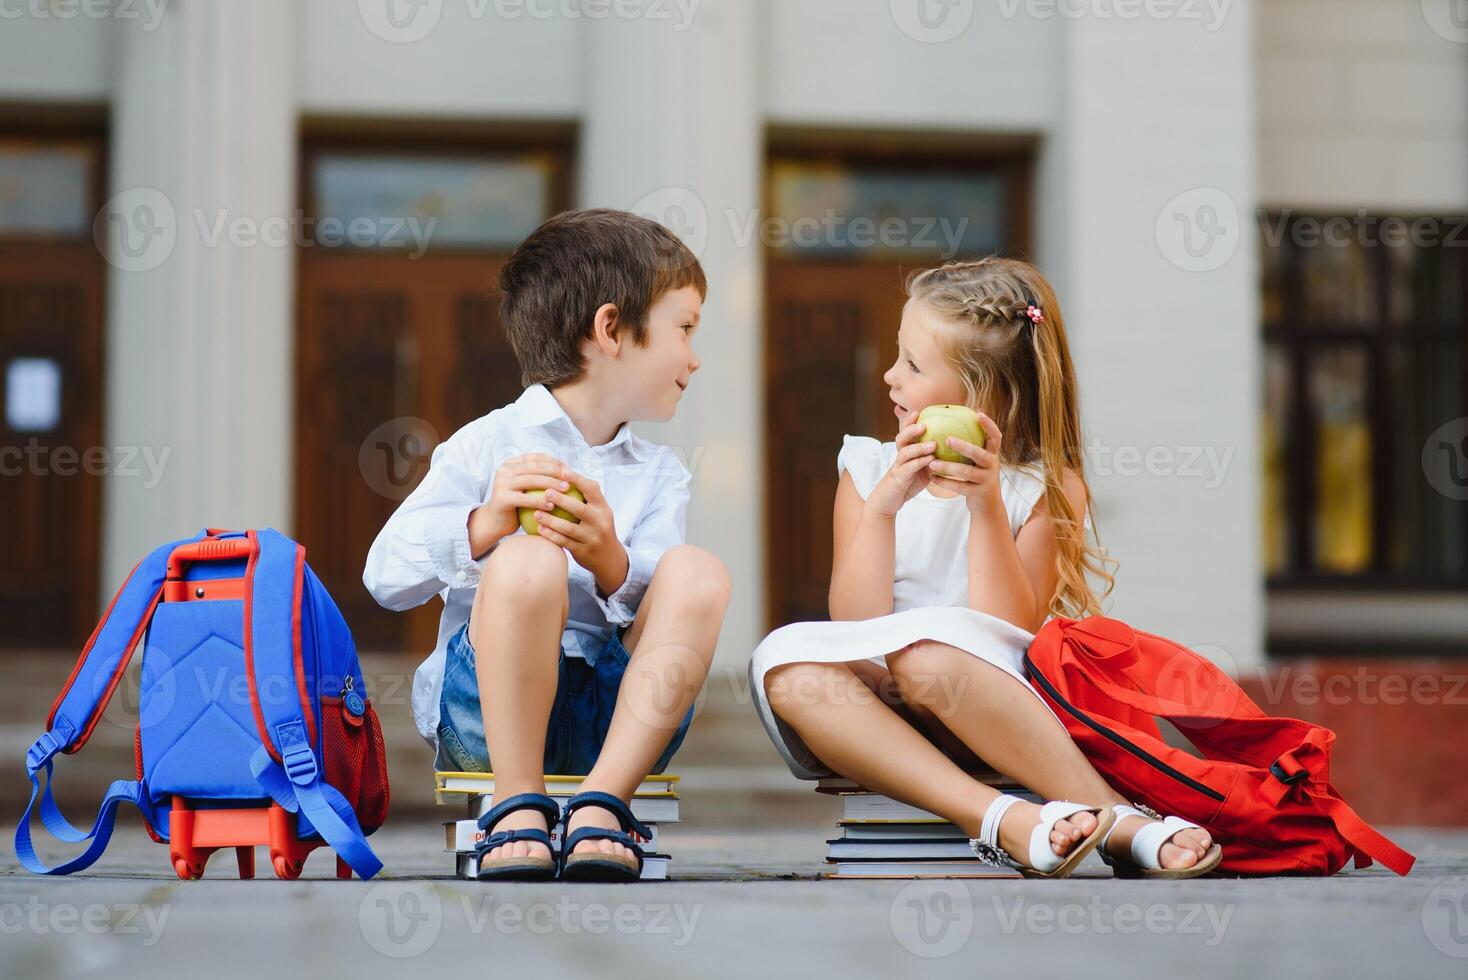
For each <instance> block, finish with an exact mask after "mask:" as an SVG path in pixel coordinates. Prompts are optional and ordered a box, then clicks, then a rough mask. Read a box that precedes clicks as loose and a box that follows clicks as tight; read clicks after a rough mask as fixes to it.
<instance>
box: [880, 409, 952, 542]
mask: <svg viewBox="0 0 1468 980" xmlns="http://www.w3.org/2000/svg"><path fill="white" fill-rule="evenodd" d="M917 417H918V413H917V412H909V413H908V415H907V418H905V419H903V420H902V421H903V426H902V431H901V432H899V433H897V458H896V459H894V460H893V461H892V468H891V469H889V470H888V471H887V473H886V475H885V476H883V477H882V479H881V482H879V483H878V484H877V485H876V486H875V487H874V488H873V489H872V492H871V495H870V496H868V497H867V505H868V506H871V507H875V508H877V513H879V514H881V515H882V516H883V517H896V516H897V512H898V511H899V510H901V509H902V505H903V504H905V503H907V502H908V501H909V500H911V499H912V498H913V497H916V496H917V495H918V494H919V493H921V492H922V489H923V487H925V486H927V485H928V473H927V466H928V462H929V461H930V460H931V459H933V454H934V453H935V452H937V451H938V444H937V443H936V442H918V441H917V440H918V438H919V437H920V436H921V435H922V434H923V431H924V430H925V429H926V428H927V426H925V425H923V424H922V423H921V422H919V421H918V420H917Z"/></svg>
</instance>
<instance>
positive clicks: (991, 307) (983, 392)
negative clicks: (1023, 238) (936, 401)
mask: <svg viewBox="0 0 1468 980" xmlns="http://www.w3.org/2000/svg"><path fill="white" fill-rule="evenodd" d="M907 295H908V297H909V301H912V300H917V301H919V302H921V303H923V304H924V305H926V306H927V307H928V309H929V310H931V311H932V312H933V313H934V314H936V315H937V317H938V319H939V320H940V321H941V322H942V324H943V325H944V326H945V327H946V328H947V329H943V330H941V331H940V340H941V341H942V343H943V345H944V346H945V347H946V349H947V354H948V357H949V360H950V361H951V362H952V364H953V366H954V367H955V368H956V369H957V370H958V374H959V377H960V378H962V379H963V386H964V390H965V393H966V394H967V396H968V404H969V407H971V408H974V409H982V410H983V411H985V412H987V413H988V414H989V415H990V416H991V417H992V418H993V419H994V421H995V422H996V423H997V424H998V426H999V431H1000V432H1001V433H1003V435H1004V439H1003V441H1002V442H1001V444H1000V449H999V452H1000V460H1001V462H1003V463H1009V464H1039V465H1040V467H1041V469H1042V470H1043V474H1044V481H1045V503H1046V505H1047V507H1048V509H1049V516H1050V522H1051V524H1052V525H1053V526H1054V527H1055V533H1056V543H1057V544H1058V545H1059V553H1058V554H1057V555H1056V558H1055V564H1056V569H1057V570H1058V571H1059V573H1060V583H1059V587H1058V588H1057V589H1056V592H1055V595H1054V597H1053V598H1052V599H1051V601H1050V603H1049V610H1050V612H1052V613H1054V614H1055V615H1058V616H1069V617H1072V618H1080V617H1083V616H1089V615H1094V614H1098V613H1100V612H1101V601H1100V600H1101V599H1104V598H1106V596H1108V595H1110V593H1111V590H1112V589H1113V588H1114V587H1115V584H1116V579H1115V576H1114V575H1112V573H1111V571H1110V570H1109V568H1108V566H1114V565H1115V564H1116V561H1115V560H1114V559H1111V558H1107V557H1105V554H1104V552H1103V551H1102V550H1101V549H1100V547H1099V546H1093V545H1092V544H1091V543H1090V542H1089V541H1088V540H1087V537H1086V533H1085V529H1084V526H1083V525H1082V523H1081V521H1080V520H1079V518H1078V516H1077V515H1076V514H1075V513H1074V510H1073V509H1072V507H1071V504H1070V500H1069V499H1068V498H1067V497H1066V495H1065V490H1064V487H1063V485H1062V482H1061V481H1062V479H1063V474H1064V473H1065V471H1066V470H1067V469H1069V470H1072V471H1074V473H1075V474H1076V476H1077V477H1078V478H1079V479H1080V481H1081V485H1082V486H1084V487H1085V489H1086V510H1087V513H1089V514H1090V516H1091V524H1092V527H1093V528H1094V527H1095V523H1096V510H1095V506H1094V503H1093V501H1092V500H1091V488H1090V486H1089V485H1088V484H1087V483H1086V474H1085V462H1084V460H1083V459H1082V445H1081V422H1080V410H1079V406H1078V405H1077V398H1076V380H1075V370H1074V369H1073V368H1072V366H1071V360H1070V348H1069V346H1068V345H1067V344H1066V341H1065V323H1064V321H1063V320H1062V319H1061V316H1060V303H1059V301H1058V300H1056V298H1055V291H1054V290H1053V289H1051V288H1050V284H1049V283H1048V282H1046V281H1045V277H1044V276H1042V275H1040V271H1039V270H1038V269H1036V268H1035V267H1034V266H1032V265H1030V264H1029V263H1028V262H1020V261H1017V260H1015V259H1001V258H987V259H981V260H979V261H976V262H949V263H947V264H946V265H942V266H939V267H938V268H936V269H926V270H923V271H920V272H917V273H914V274H913V275H912V276H910V277H909V278H908V280H907ZM1031 307H1034V308H1036V309H1037V310H1038V311H1039V314H1040V315H1039V317H1034V316H1032V311H1031V309H1030V308H1031ZM1088 572H1090V573H1093V574H1095V575H1096V577H1097V578H1098V579H1099V580H1101V581H1102V582H1104V583H1105V587H1104V589H1103V590H1102V592H1101V595H1100V597H1099V598H1098V597H1097V595H1096V594H1095V592H1094V591H1093V590H1092V588H1091V584H1090V582H1089V580H1088V579H1087V577H1086V575H1087V573H1088Z"/></svg>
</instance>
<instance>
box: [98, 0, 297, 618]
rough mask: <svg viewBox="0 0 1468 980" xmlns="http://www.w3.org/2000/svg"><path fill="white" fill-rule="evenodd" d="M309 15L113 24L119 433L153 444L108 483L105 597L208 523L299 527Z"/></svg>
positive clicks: (199, 16) (272, 10)
mask: <svg viewBox="0 0 1468 980" xmlns="http://www.w3.org/2000/svg"><path fill="white" fill-rule="evenodd" d="M297 17H298V10H297V8H296V7H295V5H294V4H293V3H291V2H290V0H256V2H252V3H248V4H244V3H236V2H229V0H181V2H178V3H171V4H169V5H168V6H167V8H166V10H165V14H164V16H163V17H162V19H161V22H160V23H158V24H157V25H156V27H155V28H154V29H151V30H145V29H143V28H142V27H141V25H140V24H139V23H138V22H136V21H132V22H129V21H124V20H119V21H118V22H117V24H116V25H115V31H116V34H115V37H114V38H113V44H114V48H113V55H114V58H113V65H114V68H113V71H114V84H113V92H114V103H113V115H112V145H111V173H110V175H109V181H108V186H109V196H111V197H112V201H111V202H110V204H109V207H108V208H107V209H104V214H103V215H102V216H101V217H100V218H99V222H100V223H102V226H103V228H102V230H101V231H100V232H99V237H100V235H101V234H105V235H106V236H107V240H106V244H105V246H104V248H105V250H106V254H107V255H108V260H109V262H110V263H111V267H110V269H109V274H108V281H107V376H106V377H107V397H106V432H107V442H108V444H109V445H110V446H113V447H139V449H140V453H139V455H138V457H137V459H136V461H135V464H134V466H133V467H132V468H131V469H126V470H121V471H119V472H116V473H113V474H112V475H111V476H110V478H109V479H108V481H107V484H106V488H105V491H104V508H103V547H102V560H103V575H102V580H103V581H102V589H103V592H104V594H105V595H107V596H110V594H111V592H112V591H113V590H114V589H115V588H116V587H117V586H118V585H119V584H120V583H121V581H122V579H123V578H124V577H125V576H126V574H127V572H128V571H129V569H131V567H132V565H133V563H134V562H136V561H137V560H138V558H140V557H141V556H142V555H143V554H144V553H145V552H146V551H147V550H148V549H149V548H151V547H154V546H156V545H157V544H159V543H161V542H163V541H166V540H169V539H171V538H177V537H182V536H185V535H187V534H192V533H194V532H197V531H198V530H199V529H200V528H202V527H204V526H206V525H226V526H230V527H263V526H275V527H278V528H280V529H282V530H286V531H289V525H290V520H291V509H292V508H291V470H292V466H291V460H292V439H291V419H292V416H293V398H294V382H293V365H294V359H293V349H294V346H293V343H292V337H293V332H292V331H293V326H292V324H293V315H292V310H293V295H294V261H295V259H294V250H293V248H292V244H291V243H292V240H293V234H292V233H291V231H290V225H289V221H290V219H291V217H292V214H293V211H294V210H295V207H296V191H295V186H296V179H295V167H296V104H295V91H296V70H297V65H296V61H297V51H296V39H297V26H296V21H297ZM231 228H233V231H231ZM114 458H115V459H120V457H114ZM150 460H151V463H150Z"/></svg>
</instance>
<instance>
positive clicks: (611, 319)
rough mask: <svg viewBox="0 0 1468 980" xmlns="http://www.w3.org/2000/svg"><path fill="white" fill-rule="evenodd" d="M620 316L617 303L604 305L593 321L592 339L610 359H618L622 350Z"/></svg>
mask: <svg viewBox="0 0 1468 980" xmlns="http://www.w3.org/2000/svg"><path fill="white" fill-rule="evenodd" d="M619 316H620V312H619V311H618V309H617V305H616V304H615V303H603V304H602V305H601V306H599V307H597V310H596V314H595V316H594V317H593V318H592V321H591V339H592V340H593V341H594V342H595V343H596V346H597V348H598V349H599V350H600V351H601V352H602V353H603V354H605V355H606V356H608V357H616V356H617V355H618V354H619V353H620V352H621V350H622V336H621V331H620V330H618V329H617V328H618V326H619V325H620V323H619V320H618V317H619Z"/></svg>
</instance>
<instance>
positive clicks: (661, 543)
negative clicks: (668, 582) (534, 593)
mask: <svg viewBox="0 0 1468 980" xmlns="http://www.w3.org/2000/svg"><path fill="white" fill-rule="evenodd" d="M653 465H654V466H656V467H657V468H658V471H659V473H660V474H661V478H660V480H659V484H658V487H657V489H656V490H655V491H654V495H653V502H652V505H651V506H650V507H649V508H648V509H647V510H646V511H644V512H643V514H642V516H641V517H640V518H638V521H637V523H636V525H634V526H633V528H632V534H631V535H630V536H629V537H628V539H627V577H626V579H624V580H623V582H622V584H621V585H620V586H618V588H617V590H616V591H615V592H613V593H612V594H611V595H608V596H604V595H603V594H602V592H601V590H600V589H598V588H597V586H596V583H595V581H593V582H592V583H591V589H590V591H591V594H592V595H593V596H595V598H596V604H597V605H598V606H600V607H601V611H602V614H603V615H605V616H606V617H607V622H609V623H611V624H612V625H613V626H627V625H630V624H631V623H632V621H633V620H634V619H636V618H637V607H638V606H639V605H640V604H641V603H642V596H643V593H645V592H646V591H647V587H648V585H649V584H650V583H651V582H652V573H653V570H654V569H656V568H657V565H658V561H659V560H660V559H661V558H662V557H663V554H664V553H665V552H667V550H668V549H669V548H672V547H675V546H677V545H680V544H682V543H683V542H684V539H685V538H686V536H687V522H688V498H689V490H688V485H689V483H690V482H691V481H692V479H693V476H692V474H690V473H689V472H688V470H687V468H686V467H684V466H683V464H682V463H681V462H679V461H678V458H677V457H676V456H674V455H673V454H672V453H671V452H668V451H664V453H663V454H662V455H661V456H660V457H659V458H658V460H657V461H656V462H655V463H654V464H653ZM588 574H589V573H588Z"/></svg>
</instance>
